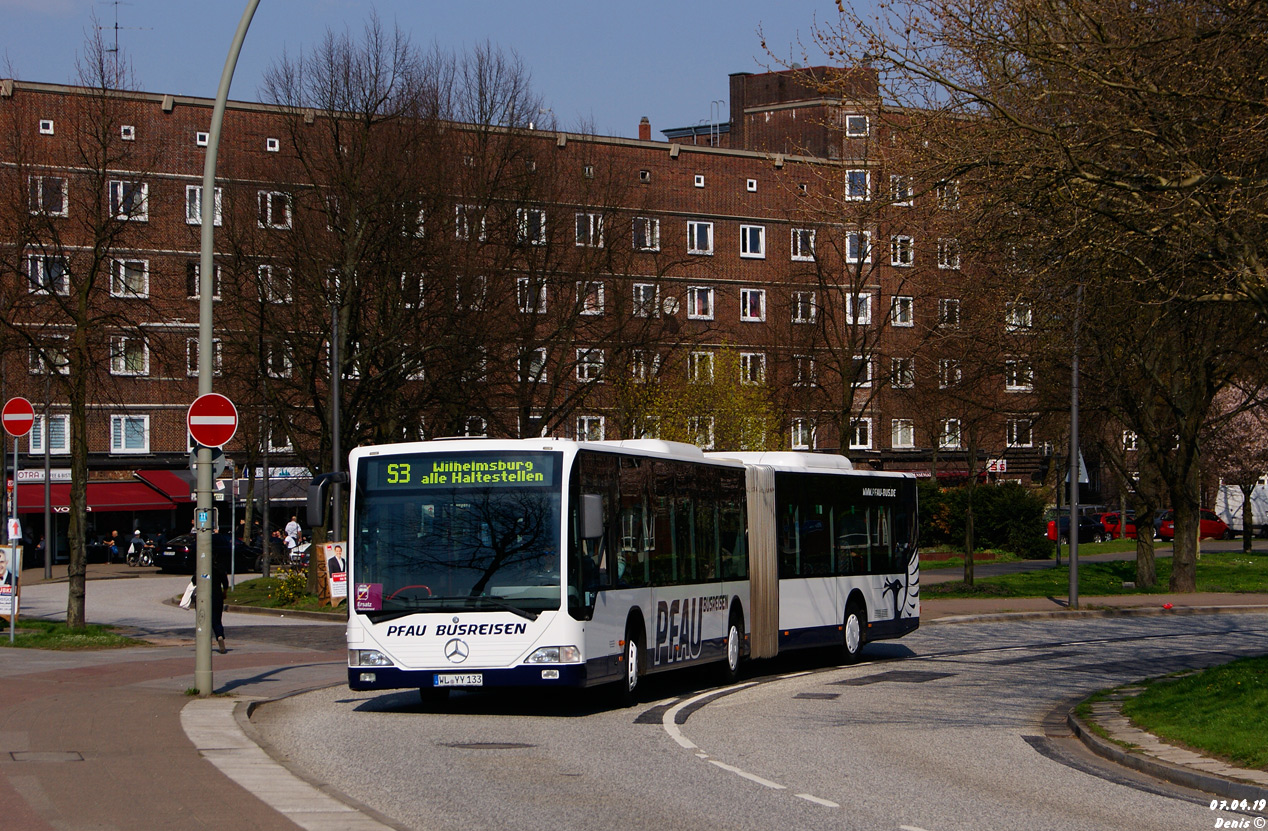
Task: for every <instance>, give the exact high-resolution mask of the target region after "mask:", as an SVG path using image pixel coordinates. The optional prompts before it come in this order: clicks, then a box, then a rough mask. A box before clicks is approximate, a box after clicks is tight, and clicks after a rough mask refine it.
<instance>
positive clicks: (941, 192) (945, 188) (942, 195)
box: [937, 179, 960, 211]
mask: <svg viewBox="0 0 1268 831" xmlns="http://www.w3.org/2000/svg"><path fill="white" fill-rule="evenodd" d="M937 197H938V209H939V210H943V211H954V210H957V209H958V208H959V207H960V183H959V182H957V181H956V180H954V179H952V180H950V181H948V182H940V183H939V184H938V187H937Z"/></svg>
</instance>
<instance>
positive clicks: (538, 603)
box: [349, 451, 562, 621]
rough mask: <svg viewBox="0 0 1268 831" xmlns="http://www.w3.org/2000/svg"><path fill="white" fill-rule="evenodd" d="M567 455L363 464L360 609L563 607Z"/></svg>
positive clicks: (401, 458) (532, 613)
mask: <svg viewBox="0 0 1268 831" xmlns="http://www.w3.org/2000/svg"><path fill="white" fill-rule="evenodd" d="M559 468H560V454H558V453H546V452H543V453H525V452H495V451H480V452H474V451H473V452H464V453H426V454H413V455H392V456H378V457H371V458H363V459H361V461H360V463H359V469H358V471H357V487H356V494H355V499H356V505H355V507H354V516H355V517H356V524H355V527H354V528H353V539H352V552H353V557H352V563H351V568H352V574H351V575H350V578H349V585H350V586H353V587H354V592H353V597H352V600H353V610H354V611H357V612H361V613H363V614H366V615H367V616H368V617H370V618H371V619H372V620H375V621H379V620H385V619H390V618H393V617H401V616H403V615H407V614H412V613H415V612H457V611H477V610H479V611H493V610H502V611H509V612H513V613H515V614H519V615H521V616H526V617H536V615H537V614H538V613H540V612H542V611H546V610H555V609H558V608H559V606H560V598H561V595H562V588H561V585H560V567H561V564H562V559H561V555H560V546H559V528H560V472H559Z"/></svg>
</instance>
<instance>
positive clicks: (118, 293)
mask: <svg viewBox="0 0 1268 831" xmlns="http://www.w3.org/2000/svg"><path fill="white" fill-rule="evenodd" d="M149 295H150V263H149V261H148V260H112V261H111V263H110V296H111V297H148V296H149Z"/></svg>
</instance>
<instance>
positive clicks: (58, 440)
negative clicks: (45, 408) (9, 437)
mask: <svg viewBox="0 0 1268 831" xmlns="http://www.w3.org/2000/svg"><path fill="white" fill-rule="evenodd" d="M27 441H28V442H29V443H28V445H27V448H28V451H29V452H30V453H31V455H35V454H37V453H38V454H40V455H43V453H44V416H42V415H37V416H36V417H35V423H34V424H33V425H31V432H30V435H29V436H28V438H27ZM48 452H49V454H51V455H54V456H59V455H65V454H67V453H69V452H70V416H68V415H51V416H48Z"/></svg>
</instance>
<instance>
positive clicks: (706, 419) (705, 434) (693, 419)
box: [687, 416, 713, 450]
mask: <svg viewBox="0 0 1268 831" xmlns="http://www.w3.org/2000/svg"><path fill="white" fill-rule="evenodd" d="M687 433H688V435H689V437H690V438H691V443H692V444H694V445H695V446H696V447H699V448H700V449H701V450H712V449H713V416H687Z"/></svg>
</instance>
